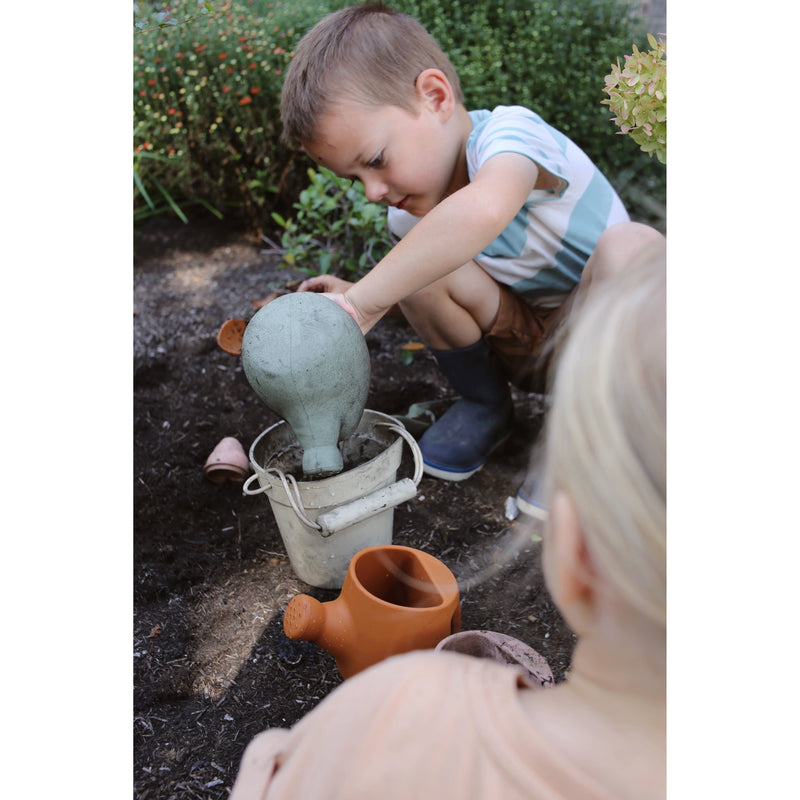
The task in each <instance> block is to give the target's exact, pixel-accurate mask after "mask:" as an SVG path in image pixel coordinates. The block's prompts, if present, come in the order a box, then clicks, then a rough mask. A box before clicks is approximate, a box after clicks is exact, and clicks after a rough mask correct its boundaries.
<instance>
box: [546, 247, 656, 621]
mask: <svg viewBox="0 0 800 800" xmlns="http://www.w3.org/2000/svg"><path fill="white" fill-rule="evenodd" d="M665 247H666V245H665V243H659V244H658V245H657V246H655V247H654V248H653V249H651V250H650V251H649V252H648V254H647V257H646V258H645V259H643V260H640V261H639V264H638V266H637V267H635V268H633V269H630V270H628V271H627V272H625V273H623V274H622V275H620V276H617V277H615V278H609V279H607V280H606V281H605V282H604V283H603V284H601V285H599V286H597V288H596V290H593V291H596V294H595V295H594V296H593V297H590V298H589V299H588V301H587V304H586V305H585V307H584V308H583V309H582V310H581V313H580V315H579V318H578V320H577V322H576V324H575V327H574V329H573V330H572V331H571V333H570V336H569V340H568V343H567V345H566V347H565V349H564V352H563V355H562V358H561V362H560V364H559V368H558V373H557V376H556V382H555V402H554V404H553V411H552V413H551V418H550V421H549V432H548V440H547V441H548V459H549V463H548V473H549V476H548V477H549V483H550V487H551V491H552V490H554V489H563V490H565V491H566V492H567V494H568V495H570V497H571V498H572V500H573V501H574V503H575V505H576V507H577V509H578V514H579V516H580V519H581V522H582V525H583V527H584V530H585V532H586V536H587V546H588V548H589V550H590V553H591V556H592V558H593V560H594V562H595V564H596V565H597V567H598V569H600V570H601V571H602V572H603V573H604V574H605V575H606V576H608V577H610V578H611V579H612V580H613V581H614V583H615V584H616V586H617V587H618V589H619V591H620V592H621V594H622V595H623V597H625V598H626V599H627V601H628V602H629V603H630V604H631V605H632V606H633V607H634V608H636V609H637V610H638V611H639V612H640V613H642V614H643V615H645V616H646V617H648V618H649V619H651V620H652V621H653V622H654V623H655V624H657V625H661V626H665V625H666V489H667V487H666V484H667V474H666V414H667V408H666V382H667V378H666V259H665Z"/></svg>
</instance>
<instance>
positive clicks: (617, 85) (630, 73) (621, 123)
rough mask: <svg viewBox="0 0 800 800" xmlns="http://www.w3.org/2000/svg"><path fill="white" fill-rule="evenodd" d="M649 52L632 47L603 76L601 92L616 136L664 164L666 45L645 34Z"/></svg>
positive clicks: (665, 150) (665, 135)
mask: <svg viewBox="0 0 800 800" xmlns="http://www.w3.org/2000/svg"><path fill="white" fill-rule="evenodd" d="M647 41H648V42H649V43H650V47H651V48H652V49H651V50H648V51H645V52H641V51H640V50H639V49H638V48H637V47H636V45H633V53H632V55H629V56H625V65H624V66H623V67H620V64H619V59H617V63H616V64H612V66H611V73H610V74H609V75H606V78H605V82H606V85H605V89H604V91H605V92H606V94H607V95H608V99H607V100H601V103H603V104H604V105H607V106H610V108H611V110H612V111H613V112H614V114H615V115H616V116H615V117H614V119H613V121H614V122H615V123H616V124H617V126H618V127H619V133H622V134H625V133H627V134H628V135H629V136H630V137H631V139H633V141H634V142H636V144H638V145H639V147H640V148H641V149H642V150H643V151H644V152H645V153H652V154H655V156H656V158H658V160H659V161H660V162H661V163H662V164H666V163H667V46H666V44H665V43H664V42H663V41H661V40H659V41H656V38H655V37H654V36H653V35H652V34H650V33H648V34H647Z"/></svg>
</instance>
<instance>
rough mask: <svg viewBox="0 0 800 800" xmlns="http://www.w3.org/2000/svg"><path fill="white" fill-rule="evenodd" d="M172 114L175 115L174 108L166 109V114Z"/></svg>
mask: <svg viewBox="0 0 800 800" xmlns="http://www.w3.org/2000/svg"><path fill="white" fill-rule="evenodd" d="M174 113H175V109H174V108H168V109H167V114H174Z"/></svg>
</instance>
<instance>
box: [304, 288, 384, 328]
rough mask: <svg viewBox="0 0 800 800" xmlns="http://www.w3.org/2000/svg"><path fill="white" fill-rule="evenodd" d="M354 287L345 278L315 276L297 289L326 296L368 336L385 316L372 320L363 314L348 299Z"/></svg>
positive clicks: (376, 316)
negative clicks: (370, 330)
mask: <svg viewBox="0 0 800 800" xmlns="http://www.w3.org/2000/svg"><path fill="white" fill-rule="evenodd" d="M353 286H355V284H354V283H353V282H352V281H346V280H344V278H337V277H335V276H333V275H315V276H314V277H313V278H307V279H306V280H304V281H303V282H302V283H301V284H300V285H299V286H298V287H297V291H298V292H319V293H321V294H324V295H325V297H327V298H329V299H330V300H333V302H334V303H336V304H337V305H338V306H341V308H343V309H344V310H345V311H346V312H347V313H348V314H349V315H350V316H351V317H352V318H353V319H354V320H355V321H356V322H357V323H358V327H359V328H361V333H363V334H365V335H366V333H367V331H368V330H369V329H370V328H372V326H373V325H374V324H375V323H376V322H377V321H378V320H379V319H380V318H381V317H382V316H383V314H378V315H375V316H373V317H372V318H367V317H366V316H365V315H364V314H362V313H361V312H360V311H359V310H358V308H357V307H356V306H355V305H354V304H353V303H352V302H351V301H350V299H349V298H348V297H347V292H348V290H349V289H351V288H352V287H353Z"/></svg>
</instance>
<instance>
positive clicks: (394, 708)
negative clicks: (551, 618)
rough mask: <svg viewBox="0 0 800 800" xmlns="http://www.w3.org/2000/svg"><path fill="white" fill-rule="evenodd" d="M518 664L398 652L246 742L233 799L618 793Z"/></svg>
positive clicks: (446, 799)
mask: <svg viewBox="0 0 800 800" xmlns="http://www.w3.org/2000/svg"><path fill="white" fill-rule="evenodd" d="M531 691H542V689H537V688H534V687H533V686H531V684H530V683H529V682H528V681H527V678H525V677H524V676H523V674H522V671H521V670H519V669H518V668H516V667H512V666H505V665H502V664H498V663H496V662H494V661H490V660H488V659H480V658H474V657H472V656H466V655H462V654H458V653H446V652H433V651H420V652H415V653H408V654H405V655H401V656H395V657H394V658H390V659H388V660H386V661H383V662H381V663H380V664H377V665H376V666H374V667H372V668H370V669H368V670H366V671H364V672H362V673H360V674H358V675H356V676H354V677H353V678H351V679H350V680H348V681H345V682H344V683H343V684H342V685H341V686H339V687H337V689H336V690H335V691H333V692H332V693H331V694H330V695H329V696H328V697H327V698H326V699H325V700H324V701H323V702H322V703H320V705H318V706H317V707H316V708H315V709H314V710H313V711H311V712H310V713H309V714H307V715H306V716H305V717H304V718H303V719H302V720H300V722H298V723H297V724H296V725H295V726H294V727H293V728H291V729H290V730H284V729H280V728H273V729H270V730H267V731H264V732H263V733H261V734H259V735H258V736H256V737H255V738H254V739H253V741H252V742H251V743H250V744H249V745H248V747H247V750H246V751H245V754H244V757H243V758H242V764H241V768H240V772H239V775H238V777H237V779H236V783H235V784H234V787H233V792H232V794H231V797H230V800H274V799H275V798H284V799H286V798H291V800H362V799H363V800H415V799H416V798H421V799H422V800H429V799H430V800H451V799H455V798H457V800H478V798H481V800H522V799H523V798H526V799H527V800H530V798H536V799H537V800H568V799H569V800H575V798H581V800H612V797H613V795H611V794H609V793H608V792H607V791H606V790H604V788H603V787H602V786H599V785H597V783H596V781H595V780H594V779H593V778H592V776H590V775H585V774H581V773H580V771H579V770H578V768H577V767H576V766H575V765H574V764H573V763H570V762H569V761H568V760H566V759H565V757H564V756H563V754H561V753H559V752H558V751H557V750H556V749H555V748H553V747H551V746H550V745H549V744H548V742H547V740H546V739H544V738H542V737H541V736H540V735H539V734H538V733H537V730H536V729H535V727H534V726H533V724H532V723H531V721H530V720H529V719H528V717H527V716H526V715H525V713H524V711H523V707H522V703H521V700H520V698H521V697H522V695H523V693H524V692H531Z"/></svg>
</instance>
